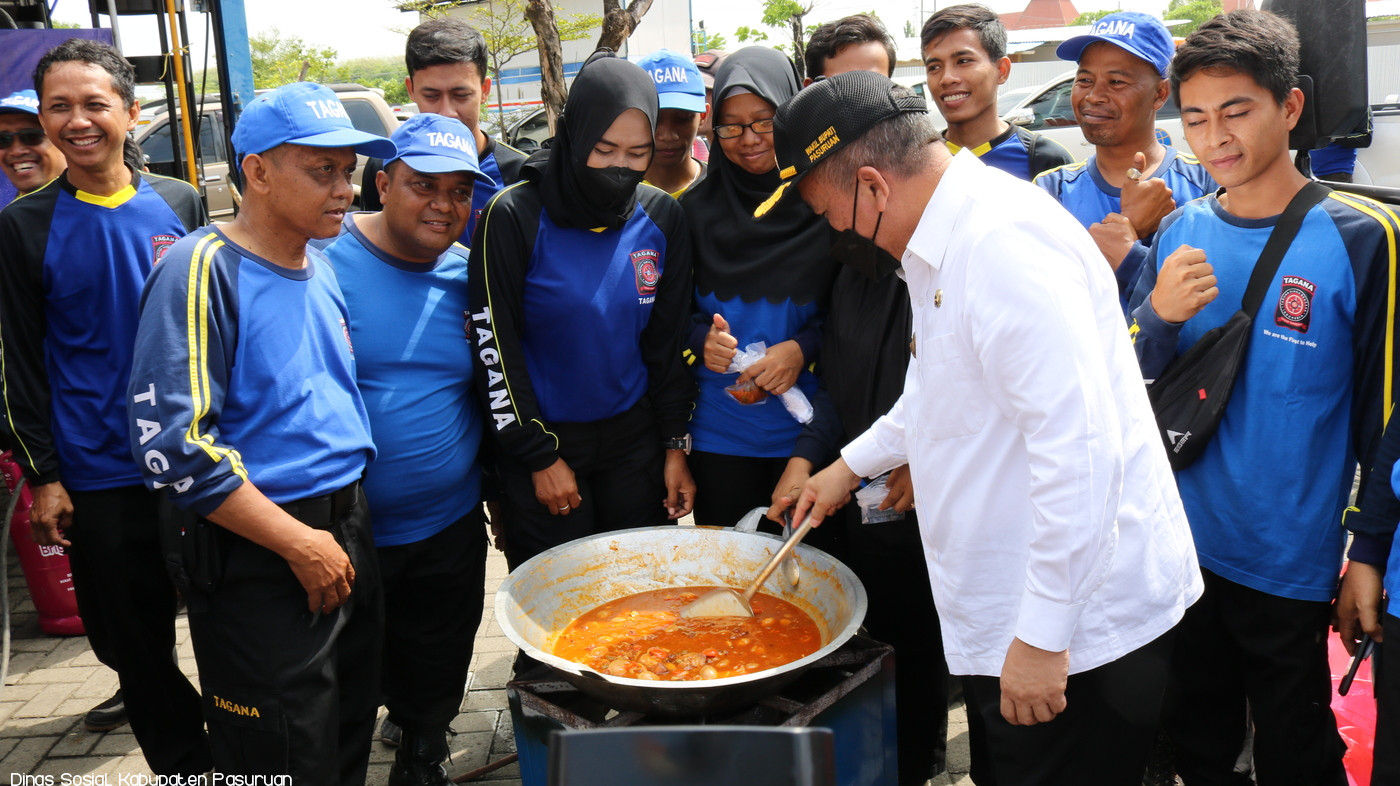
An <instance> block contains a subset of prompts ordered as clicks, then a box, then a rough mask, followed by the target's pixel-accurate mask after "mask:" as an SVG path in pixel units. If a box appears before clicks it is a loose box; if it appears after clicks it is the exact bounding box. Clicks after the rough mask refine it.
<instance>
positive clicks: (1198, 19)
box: [1162, 0, 1224, 38]
mask: <svg viewBox="0 0 1400 786" xmlns="http://www.w3.org/2000/svg"><path fill="white" fill-rule="evenodd" d="M1223 10H1224V8H1223V7H1222V6H1221V4H1220V0H1171V2H1169V3H1168V4H1167V10H1166V11H1165V12H1164V13H1163V14H1162V17H1163V18H1164V19H1185V20H1187V23H1186V24H1184V25H1177V26H1175V27H1173V28H1172V29H1171V31H1172V35H1174V36H1176V37H1178V38H1184V37H1186V36H1188V35H1191V34H1192V33H1194V32H1196V28H1198V27H1200V26H1201V23H1203V22H1207V21H1209V20H1210V19H1211V18H1213V17H1215V16H1216V15H1217V14H1219V13H1221V11H1223Z"/></svg>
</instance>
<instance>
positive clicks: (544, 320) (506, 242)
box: [467, 51, 695, 570]
mask: <svg viewBox="0 0 1400 786" xmlns="http://www.w3.org/2000/svg"><path fill="white" fill-rule="evenodd" d="M656 116H657V94H656V85H655V84H654V83H653V82H652V80H651V78H650V77H648V76H647V75H646V73H645V72H644V71H642V69H641V68H639V67H637V66H636V65H635V64H633V63H629V62H627V61H626V60H622V59H619V58H617V57H614V56H612V53H611V52H606V51H603V52H599V53H597V54H595V55H593V57H591V58H589V60H588V62H587V63H585V64H584V67H583V68H582V69H580V71H579V75H578V77H577V78H576V79H575V81H574V84H573V87H572V89H571V90H570V91H569V99H568V102H567V104H565V107H564V115H563V117H562V118H561V120H560V123H559V128H558V133H557V135H556V136H555V137H554V141H553V144H552V145H551V147H550V148H548V149H546V150H543V151H541V152H539V153H537V154H535V155H533V156H531V157H530V159H529V160H528V161H526V163H525V166H524V167H523V175H524V181H523V182H521V183H517V184H516V185H514V186H511V187H510V188H507V189H506V190H504V191H502V192H501V193H500V194H499V195H498V196H497V197H496V198H495V199H493V200H492V201H491V203H490V204H489V205H488V206H487V208H486V212H485V213H484V214H483V215H482V218H481V229H480V230H478V232H477V238H478V239H479V242H478V243H477V244H476V245H475V246H474V247H473V248H472V251H471V260H470V263H469V265H468V275H467V281H468V297H469V303H470V305H471V316H470V321H469V323H468V332H469V333H471V336H472V340H473V341H474V342H475V351H476V361H475V362H473V364H472V366H473V370H474V372H475V376H476V382H477V392H478V393H479V394H480V400H481V403H482V406H483V408H484V409H485V410H486V412H487V414H488V417H489V418H490V422H491V424H492V425H493V426H494V428H493V429H491V431H492V432H493V436H494V438H495V441H496V444H497V447H498V450H497V455H498V457H499V458H498V473H497V478H498V480H499V483H500V486H501V492H502V505H503V508H504V512H505V513H506V516H505V517H504V518H505V521H504V524H503V526H504V533H503V537H504V540H505V552H506V561H507V562H508V563H509V564H510V567H511V569H512V570H514V569H515V568H516V567H518V566H519V565H520V564H521V563H522V562H524V561H525V560H527V559H529V558H530V557H533V556H534V555H536V554H538V553H540V552H542V551H544V550H546V549H548V548H551V547H553V546H556V545H559V544H561V543H565V542H568V541H570V540H574V539H576V538H580V537H583V536H586V535H592V534H595V533H598V532H605V531H611V530H616V529H625V528H629V527H643V526H653V525H658V524H665V523H667V522H668V521H674V520H675V519H679V518H680V517H682V516H684V515H686V514H687V513H689V512H690V509H691V507H692V505H693V504H694V495H695V484H694V482H693V481H692V480H691V477H690V470H689V468H688V466H687V464H686V452H687V450H688V448H689V439H688V438H687V435H686V421H687V419H688V418H689V416H690V410H691V401H692V399H693V397H694V386H693V385H692V384H691V382H690V378H689V375H688V374H687V373H686V369H685V365H684V362H683V361H682V359H681V341H682V337H683V334H684V332H685V329H686V327H687V318H688V316H689V309H688V305H689V299H690V280H691V279H690V238H689V233H688V230H687V228H686V222H685V216H684V214H682V212H681V208H680V205H678V204H677V203H676V201H675V200H674V199H671V197H669V196H668V195H667V194H666V193H665V192H664V191H661V190H660V189H658V188H654V187H652V186H647V185H642V177H643V175H644V174H645V173H646V170H647V167H648V166H649V165H650V163H651V159H652V133H653V131H654V126H655V123H656Z"/></svg>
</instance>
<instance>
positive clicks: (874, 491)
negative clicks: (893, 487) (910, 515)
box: [856, 472, 904, 524]
mask: <svg viewBox="0 0 1400 786" xmlns="http://www.w3.org/2000/svg"><path fill="white" fill-rule="evenodd" d="M889 477H890V473H888V472H886V473H885V474H883V475H881V476H880V477H878V478H876V479H874V480H872V481H870V482H869V483H866V484H865V485H864V486H861V488H860V491H857V492H856V503H857V504H859V505H860V523H862V524H881V523H883V522H886V521H899V520H900V519H902V518H904V514H903V513H900V512H899V511H897V510H895V509H894V508H893V507H891V508H887V509H885V510H880V503H882V502H884V501H885V497H888V496H889V494H890V492H889V489H887V488H886V487H885V481H886V480H888V479H889Z"/></svg>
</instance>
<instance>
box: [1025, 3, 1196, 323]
mask: <svg viewBox="0 0 1400 786" xmlns="http://www.w3.org/2000/svg"><path fill="white" fill-rule="evenodd" d="M1172 52H1173V45H1172V37H1171V34H1170V33H1168V32H1167V29H1166V27H1164V26H1163V25H1162V23H1161V21H1159V20H1157V19H1156V18H1154V17H1151V16H1148V15H1146V14H1139V13H1134V12H1126V11H1125V12H1122V13H1117V14H1109V15H1108V16H1106V17H1104V18H1103V19H1101V20H1099V21H1098V23H1096V24H1095V25H1094V26H1093V29H1092V31H1091V32H1090V33H1089V34H1088V35H1082V36H1075V37H1074V38H1071V39H1069V40H1067V41H1065V42H1064V43H1062V44H1060V46H1059V48H1058V49H1056V50H1055V53H1056V54H1057V55H1059V56H1060V58H1061V59H1064V60H1074V61H1077V62H1078V63H1079V70H1078V72H1077V73H1076V74H1075V79H1074V91H1073V93H1072V98H1073V102H1074V117H1075V119H1076V120H1077V121H1078V122H1079V127H1080V128H1081V129H1082V130H1083V131H1084V138H1085V139H1087V140H1088V141H1090V142H1091V143H1093V144H1094V155H1092V156H1090V157H1089V158H1088V159H1087V160H1085V161H1081V162H1078V163H1074V164H1068V165H1066V166H1062V167H1059V168H1058V169H1052V170H1050V171H1049V172H1043V173H1041V174H1040V175H1039V176H1038V177H1036V179H1035V183H1036V185H1038V186H1040V187H1041V188H1044V189H1045V190H1046V191H1048V192H1050V195H1051V196H1053V197H1055V198H1056V199H1058V200H1059V201H1060V204H1062V205H1064V206H1065V209H1067V210H1069V212H1071V213H1073V214H1074V217H1075V218H1077V219H1079V221H1080V223H1082V224H1083V225H1084V226H1085V227H1086V228H1088V230H1089V234H1090V235H1091V236H1092V237H1093V238H1094V242H1095V243H1097V244H1098V247H1099V250H1100V251H1102V252H1103V255H1104V257H1105V258H1106V259H1107V260H1108V263H1109V264H1110V265H1111V266H1112V267H1113V270H1114V273H1115V274H1116V275H1117V278H1118V291H1119V293H1120V295H1121V299H1122V302H1123V304H1124V307H1125V310H1126V306H1127V302H1128V297H1129V295H1130V294H1131V288H1132V285H1133V284H1134V283H1135V282H1136V281H1137V277H1138V273H1139V271H1141V270H1142V263H1143V260H1145V259H1147V252H1148V248H1149V247H1150V246H1151V244H1152V238H1153V235H1154V234H1155V233H1156V231H1157V224H1158V223H1159V222H1160V221H1161V220H1162V218H1163V217H1165V216H1166V215H1167V214H1168V213H1170V212H1172V211H1173V210H1175V209H1176V208H1177V207H1179V206H1180V205H1184V204H1186V203H1187V202H1190V201H1191V200H1193V199H1195V198H1197V197H1199V196H1201V195H1202V194H1205V193H1208V192H1210V191H1214V190H1215V187H1216V186H1215V181H1214V180H1212V179H1211V177H1210V175H1209V174H1208V173H1207V172H1206V170H1205V169H1204V168H1203V167H1202V166H1201V165H1200V163H1199V162H1197V160H1196V159H1195V158H1193V157H1191V156H1189V155H1187V154H1185V153H1182V152H1179V151H1177V150H1175V149H1174V148H1172V147H1170V146H1169V145H1166V144H1163V143H1162V142H1160V141H1158V139H1157V133H1156V129H1155V127H1154V125H1155V120H1156V115H1157V110H1158V109H1160V108H1161V107H1162V105H1163V104H1165V103H1166V102H1167V97H1168V94H1169V91H1168V86H1167V78H1166V77H1167V65H1168V64H1169V63H1171V58H1172Z"/></svg>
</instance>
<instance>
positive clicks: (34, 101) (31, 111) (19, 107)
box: [0, 90, 39, 115]
mask: <svg viewBox="0 0 1400 786" xmlns="http://www.w3.org/2000/svg"><path fill="white" fill-rule="evenodd" d="M0 112H22V113H24V114H26V115H37V114H39V94H38V93H35V92H34V91H33V90H20V91H19V92H16V93H10V94H9V95H7V96H5V97H4V98H3V99H0Z"/></svg>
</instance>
